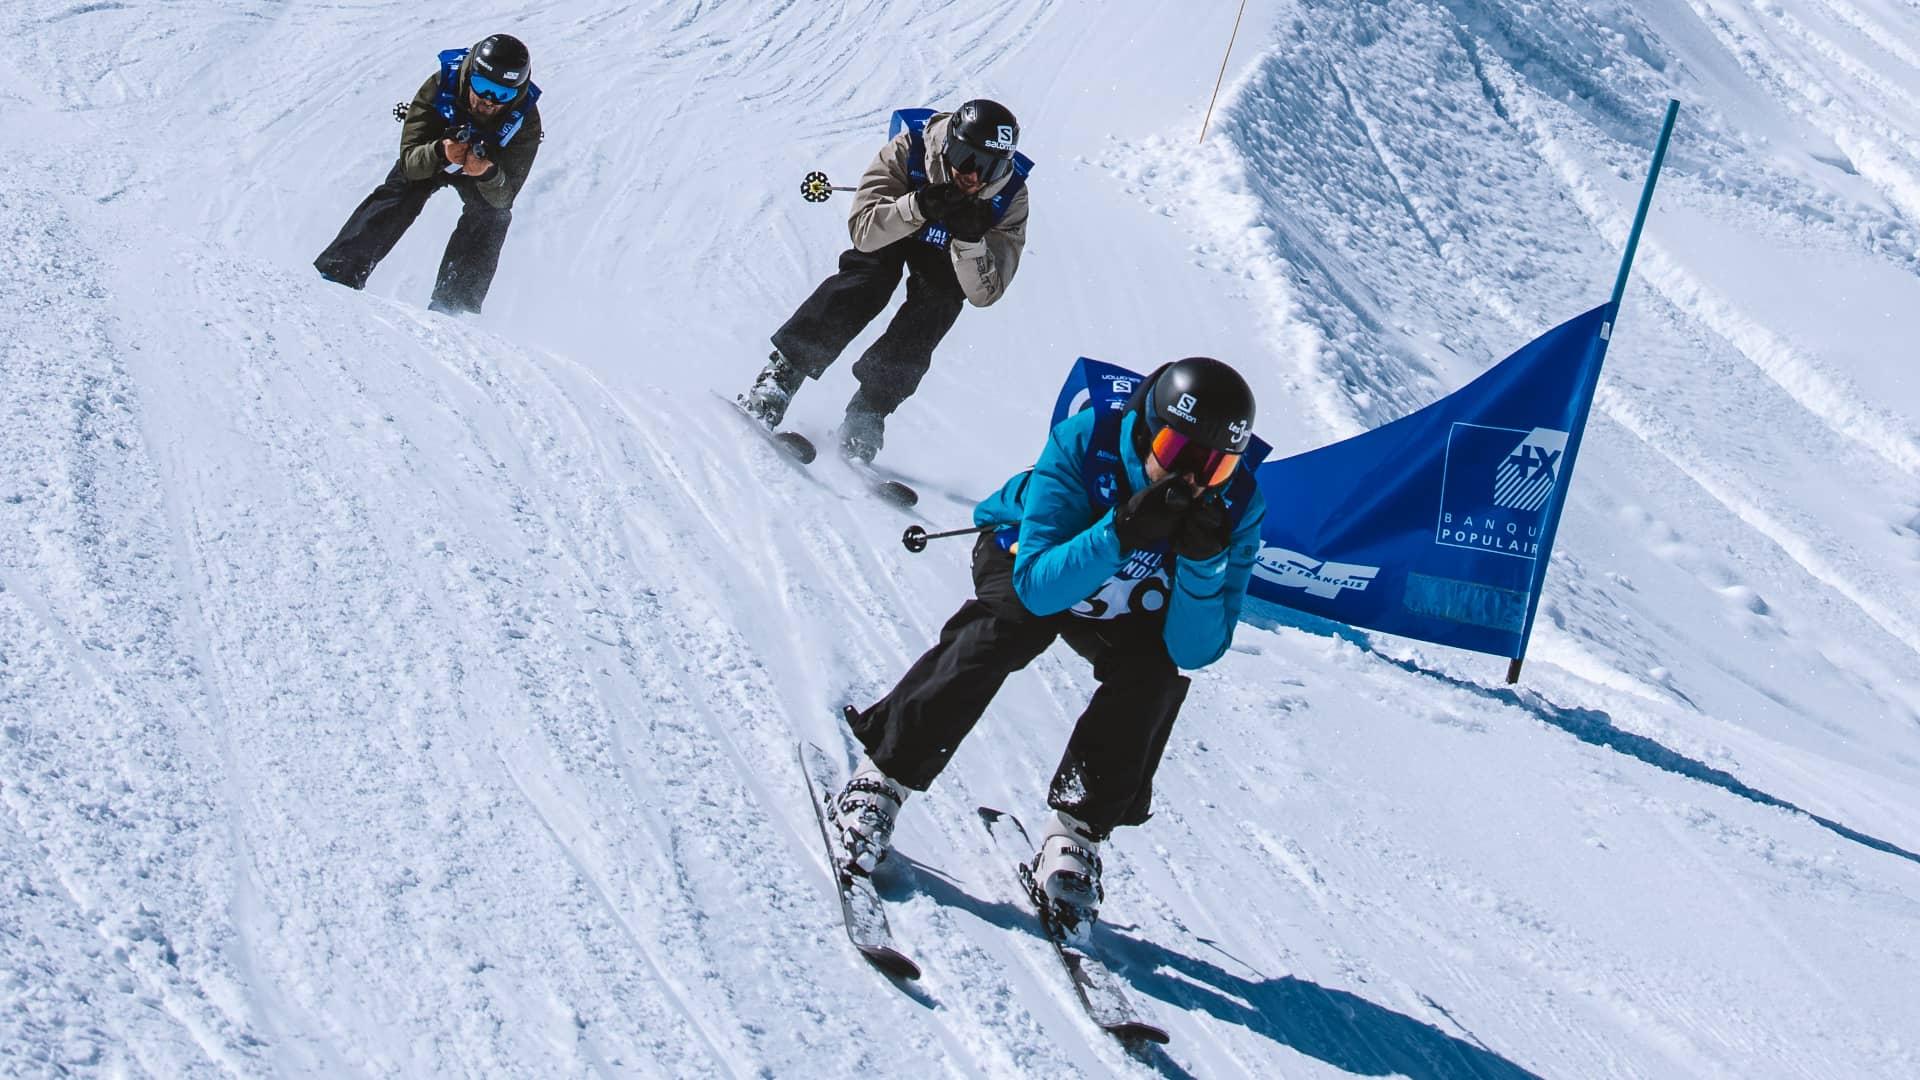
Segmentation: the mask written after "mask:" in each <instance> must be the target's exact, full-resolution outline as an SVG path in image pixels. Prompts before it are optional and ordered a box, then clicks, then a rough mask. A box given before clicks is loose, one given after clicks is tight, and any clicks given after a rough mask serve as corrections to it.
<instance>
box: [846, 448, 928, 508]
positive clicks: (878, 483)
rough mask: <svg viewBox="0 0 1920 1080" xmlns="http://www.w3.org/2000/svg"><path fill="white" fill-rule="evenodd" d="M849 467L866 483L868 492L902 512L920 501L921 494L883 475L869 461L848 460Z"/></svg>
mask: <svg viewBox="0 0 1920 1080" xmlns="http://www.w3.org/2000/svg"><path fill="white" fill-rule="evenodd" d="M846 462H847V467H848V468H850V469H852V470H853V471H854V472H855V473H858V474H859V476H860V479H862V480H864V481H866V484H867V490H868V491H871V492H873V493H874V494H875V495H877V496H879V497H880V499H881V500H882V501H884V502H890V503H892V504H893V505H895V506H897V507H899V508H900V509H902V510H906V509H909V508H911V507H912V506H914V505H915V504H916V503H918V502H919V501H920V493H919V492H917V491H915V490H913V489H912V488H910V487H908V486H907V485H905V484H903V483H901V482H900V481H898V480H895V479H893V478H891V477H889V476H886V475H885V474H883V473H882V472H881V471H880V470H879V469H876V468H874V467H873V463H872V462H869V461H861V460H860V459H859V458H847V459H846Z"/></svg>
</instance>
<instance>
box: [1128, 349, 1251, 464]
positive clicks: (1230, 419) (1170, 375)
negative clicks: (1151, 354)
mask: <svg viewBox="0 0 1920 1080" xmlns="http://www.w3.org/2000/svg"><path fill="white" fill-rule="evenodd" d="M1140 409H1141V419H1142V420H1143V421H1144V423H1139V424H1136V425H1135V430H1136V431H1138V432H1139V433H1140V438H1141V441H1142V443H1143V444H1150V443H1151V442H1152V441H1153V437H1154V436H1155V435H1157V434H1159V433H1160V429H1161V428H1165V427H1170V428H1172V429H1173V430H1175V431H1177V432H1179V433H1180V434H1182V435H1185V436H1186V437H1187V438H1188V439H1190V440H1192V441H1194V442H1196V443H1199V444H1200V445H1201V446H1204V447H1206V448H1207V449H1209V450H1218V451H1220V452H1222V453H1227V454H1244V453H1246V452H1247V447H1248V446H1250V445H1252V443H1253V388H1252V387H1250V386H1248V385H1247V380H1245V379H1243V378H1241V377H1240V373H1239V372H1237V371H1235V370H1233V369H1232V368H1231V367H1228V366H1227V365H1226V364H1224V363H1222V362H1220V361H1218V360H1215V359H1213V358H1212V357H1208V356H1189V357H1187V358H1186V359H1185V360H1175V361H1174V362H1173V363H1171V364H1167V365H1165V366H1163V367H1161V369H1160V370H1159V371H1156V372H1154V373H1153V376H1152V381H1151V382H1150V383H1149V384H1148V386H1147V387H1146V389H1145V392H1144V393H1143V394H1141V403H1140Z"/></svg>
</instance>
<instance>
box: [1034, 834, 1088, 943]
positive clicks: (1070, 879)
mask: <svg viewBox="0 0 1920 1080" xmlns="http://www.w3.org/2000/svg"><path fill="white" fill-rule="evenodd" d="M1033 879H1034V881H1035V882H1036V883H1038V885H1039V887H1040V892H1041V894H1042V896H1043V897H1044V898H1045V900H1046V903H1047V907H1048V909H1049V911H1048V914H1049V917H1050V918H1051V919H1052V921H1053V923H1054V925H1055V926H1058V927H1059V928H1060V932H1061V934H1062V935H1063V936H1064V937H1065V938H1066V939H1067V942H1068V943H1069V944H1072V945H1085V944H1086V943H1087V941H1088V940H1089V938H1090V937H1091V936H1092V934H1093V924H1094V922H1095V921H1096V920H1097V919H1099V917H1100V901H1101V900H1102V899H1104V898H1105V893H1103V892H1102V891H1101V889H1100V844H1099V841H1097V840H1094V839H1093V830H1092V829H1091V828H1090V827H1089V826H1088V825H1087V823H1086V822H1084V821H1081V820H1080V819H1079V818H1077V817H1074V816H1073V815H1072V814H1069V813H1066V812H1065V811H1062V810H1055V811H1054V812H1053V817H1052V819H1051V820H1050V821H1049V822H1048V823H1047V831H1046V835H1045V836H1043V837H1041V839H1040V852H1039V854H1037V855H1035V856H1034V857H1033Z"/></svg>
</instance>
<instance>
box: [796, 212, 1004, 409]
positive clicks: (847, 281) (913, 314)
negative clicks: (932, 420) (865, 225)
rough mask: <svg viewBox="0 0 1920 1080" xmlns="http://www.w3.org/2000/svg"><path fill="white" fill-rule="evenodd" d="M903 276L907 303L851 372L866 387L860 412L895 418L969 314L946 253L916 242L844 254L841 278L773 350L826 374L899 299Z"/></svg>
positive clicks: (810, 302) (817, 294)
mask: <svg viewBox="0 0 1920 1080" xmlns="http://www.w3.org/2000/svg"><path fill="white" fill-rule="evenodd" d="M902 270H905V271H906V272H907V299H906V301H905V302H904V303H902V304H901V305H900V310H899V311H896V312H894V314H893V320H892V321H891V322H889V323H887V328H886V330H885V331H884V332H882V333H881V335H880V337H879V339H878V340H876V341H875V342H874V343H873V344H872V345H869V346H868V347H867V351H866V352H865V353H863V354H861V356H860V359H859V360H857V361H855V362H854V365H853V377H854V378H856V379H858V380H859V381H860V390H859V393H858V394H857V395H855V400H856V402H857V407H858V408H860V409H862V410H864V411H868V412H875V413H878V414H880V415H882V416H885V415H887V414H889V413H891V412H893V410H895V409H897V408H899V407H900V403H901V402H903V401H905V400H907V399H908V398H909V397H912V396H913V392H914V391H915V390H917V389H919V387H920V379H921V378H922V377H923V376H925V375H926V373H927V369H928V368H929V367H931V366H933V348H934V346H936V345H938V344H940V339H941V338H943V337H945V336H947V331H948V330H951V329H952V328H953V322H954V320H955V319H958V318H959V317H960V309H961V308H962V307H965V306H966V302H967V294H966V293H965V292H964V291H962V290H961V288H960V279H959V278H958V277H956V276H955V275H954V272H953V258H952V256H950V255H949V254H947V249H945V248H939V247H934V246H933V245H932V244H929V243H927V242H926V241H925V240H922V239H920V238H919V236H917V235H915V236H909V237H907V238H906V239H904V240H896V241H894V242H893V243H891V244H888V245H887V246H886V247H883V248H881V249H880V250H879V251H860V250H858V249H850V250H848V251H846V252H844V253H842V254H841V256H840V271H839V273H836V274H834V275H833V276H832V277H830V278H828V279H827V280H825V281H823V282H821V283H820V285H819V287H818V288H816V289H814V290H813V295H812V296H809V297H807V299H806V300H805V301H804V302H803V303H801V305H800V307H799V309H798V310H796V311H795V312H794V313H793V316H792V317H791V318H789V319H788V320H787V321H786V323H785V324H784V325H782V326H781V327H780V329H778V330H776V331H774V333H773V347H774V348H776V349H779V350H780V355H782V356H785V357H786V358H787V359H788V360H789V361H791V362H792V363H793V364H794V365H795V366H797V367H798V368H799V369H800V370H802V371H804V372H806V373H807V374H808V375H810V376H812V377H813V378H816V379H817V378H819V377H820V376H822V375H824V374H826V372H827V368H829V367H831V366H832V365H833V362H834V361H835V360H837V359H839V356H840V353H841V351H842V350H843V349H845V348H846V347H847V343H848V342H850V341H852V340H853V339H854V338H855V337H856V336H858V335H859V333H860V331H862V330H864V329H866V327H867V324H868V323H870V322H872V321H873V319H874V316H876V315H878V314H880V312H881V311H882V310H884V309H885V308H886V306H887V301H889V300H891V299H893V290H894V289H895V288H896V287H897V286H898V285H899V284H900V272H901V271H902ZM848 408H849V410H852V409H854V408H856V406H855V405H849V406H848Z"/></svg>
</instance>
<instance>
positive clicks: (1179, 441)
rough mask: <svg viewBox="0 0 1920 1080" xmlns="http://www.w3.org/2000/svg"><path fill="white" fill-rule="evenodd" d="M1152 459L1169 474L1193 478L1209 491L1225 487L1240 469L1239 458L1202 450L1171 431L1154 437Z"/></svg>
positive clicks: (1195, 443) (1156, 434) (1204, 447)
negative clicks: (1185, 475)
mask: <svg viewBox="0 0 1920 1080" xmlns="http://www.w3.org/2000/svg"><path fill="white" fill-rule="evenodd" d="M1153 459H1154V460H1155V461H1157V462H1159V463H1160V467H1161V468H1163V469H1165V470H1167V471H1168V472H1170V473H1185V474H1187V475H1189V476H1193V477H1196V478H1197V479H1198V480H1199V481H1200V484H1201V486H1203V487H1210V488H1211V487H1219V486H1220V485H1221V484H1224V483H1226V482H1227V479H1228V478H1229V477H1231V476H1232V475H1233V470H1234V469H1236V468H1238V467H1239V465H1240V455H1239V454H1229V453H1227V452H1226V451H1224V450H1215V449H1212V448H1211V447H1206V446H1202V445H1200V444H1199V443H1197V442H1194V441H1193V440H1192V439H1189V438H1187V437H1186V436H1185V435H1182V434H1180V433H1179V432H1177V431H1175V430H1173V429H1172V428H1171V427H1163V428H1161V429H1160V430H1159V431H1157V432H1155V433H1154V436H1153Z"/></svg>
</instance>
